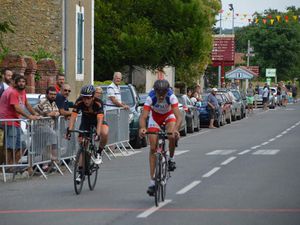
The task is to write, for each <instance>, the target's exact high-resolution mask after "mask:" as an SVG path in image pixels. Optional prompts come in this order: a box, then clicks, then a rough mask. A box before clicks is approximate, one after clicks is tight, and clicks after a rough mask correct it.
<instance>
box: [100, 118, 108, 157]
mask: <svg viewBox="0 0 300 225" xmlns="http://www.w3.org/2000/svg"><path fill="white" fill-rule="evenodd" d="M108 132H109V126H108V124H107V123H106V122H104V121H103V124H102V125H101V132H100V137H101V138H100V144H99V150H98V151H99V153H100V154H101V152H102V150H103V149H104V148H105V145H106V144H107V140H108Z"/></svg>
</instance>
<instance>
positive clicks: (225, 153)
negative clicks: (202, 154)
mask: <svg viewBox="0 0 300 225" xmlns="http://www.w3.org/2000/svg"><path fill="white" fill-rule="evenodd" d="M235 151H236V150H235V149H229V150H215V151H212V152H209V153H206V155H229V154H231V153H233V152H235Z"/></svg>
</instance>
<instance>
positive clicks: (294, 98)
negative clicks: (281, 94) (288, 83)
mask: <svg viewBox="0 0 300 225" xmlns="http://www.w3.org/2000/svg"><path fill="white" fill-rule="evenodd" d="M291 89H292V97H293V102H294V103H296V102H297V86H296V83H295V82H294V83H293V84H292V87H291Z"/></svg>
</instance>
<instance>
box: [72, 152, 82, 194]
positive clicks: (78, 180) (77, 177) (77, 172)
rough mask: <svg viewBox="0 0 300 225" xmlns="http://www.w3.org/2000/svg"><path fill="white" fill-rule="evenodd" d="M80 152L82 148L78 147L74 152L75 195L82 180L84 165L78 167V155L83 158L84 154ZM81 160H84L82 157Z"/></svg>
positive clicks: (80, 187) (80, 188) (80, 186)
mask: <svg viewBox="0 0 300 225" xmlns="http://www.w3.org/2000/svg"><path fill="white" fill-rule="evenodd" d="M82 153H83V149H82V148H80V149H79V150H78V152H77V154H76V158H75V164H74V172H73V175H74V177H73V180H74V189H75V193H76V194H77V195H79V194H80V192H81V190H82V186H83V182H84V166H82V167H81V168H80V167H79V162H80V156H82V157H83V158H84V154H82ZM82 162H84V159H82Z"/></svg>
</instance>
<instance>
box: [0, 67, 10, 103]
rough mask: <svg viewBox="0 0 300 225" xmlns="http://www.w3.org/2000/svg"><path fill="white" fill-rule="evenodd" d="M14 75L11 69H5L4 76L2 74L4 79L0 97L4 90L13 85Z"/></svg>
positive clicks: (0, 85)
mask: <svg viewBox="0 0 300 225" xmlns="http://www.w3.org/2000/svg"><path fill="white" fill-rule="evenodd" d="M12 76H13V73H12V71H11V70H9V69H4V71H3V76H2V81H1V83H0V98H1V96H2V94H3V92H4V91H5V90H6V89H7V88H8V87H9V86H11V85H12Z"/></svg>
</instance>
